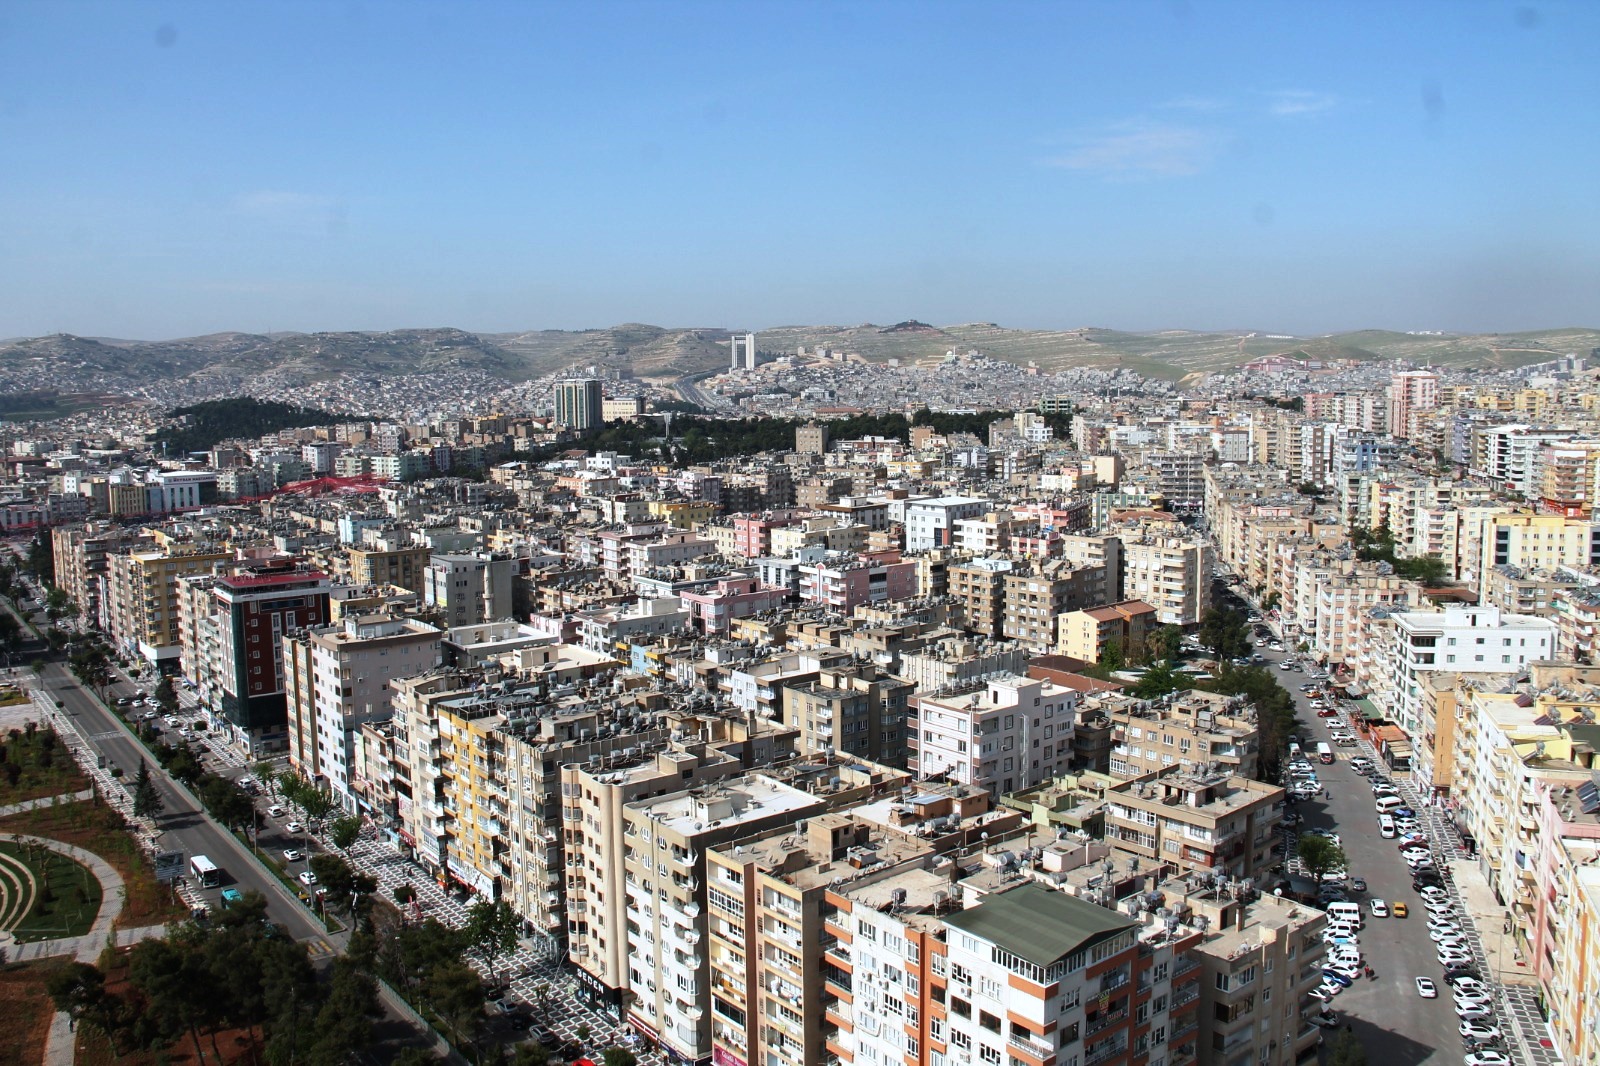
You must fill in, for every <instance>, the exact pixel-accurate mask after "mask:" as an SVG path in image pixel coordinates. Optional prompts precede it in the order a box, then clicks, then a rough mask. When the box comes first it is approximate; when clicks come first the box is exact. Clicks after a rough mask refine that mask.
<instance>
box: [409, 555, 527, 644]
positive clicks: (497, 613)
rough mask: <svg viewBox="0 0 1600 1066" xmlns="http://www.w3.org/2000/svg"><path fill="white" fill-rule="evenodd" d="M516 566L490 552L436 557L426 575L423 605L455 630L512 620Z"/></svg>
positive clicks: (423, 586)
mask: <svg viewBox="0 0 1600 1066" xmlns="http://www.w3.org/2000/svg"><path fill="white" fill-rule="evenodd" d="M516 566H517V564H516V560H514V559H511V558H507V557H499V556H496V555H494V554H492V553H490V552H482V551H480V552H466V553H462V554H459V555H454V554H449V555H435V556H434V557H433V558H432V559H431V560H430V561H429V563H428V567H427V569H426V570H424V571H423V578H422V599H423V602H424V603H426V604H427V605H428V606H429V607H436V608H438V609H439V610H440V611H442V612H443V613H444V622H445V626H446V627H447V628H451V629H453V628H455V627H456V626H471V625H478V624H480V623H482V622H493V621H496V620H498V619H501V618H510V617H511V578H512V575H513V574H515V572H516Z"/></svg>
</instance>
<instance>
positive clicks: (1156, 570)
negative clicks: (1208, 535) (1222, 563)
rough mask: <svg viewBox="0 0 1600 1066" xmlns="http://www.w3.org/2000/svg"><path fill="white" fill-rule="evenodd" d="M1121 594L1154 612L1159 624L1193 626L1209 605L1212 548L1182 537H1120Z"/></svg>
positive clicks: (1199, 541) (1212, 563) (1204, 543)
mask: <svg viewBox="0 0 1600 1066" xmlns="http://www.w3.org/2000/svg"><path fill="white" fill-rule="evenodd" d="M1121 554H1122V583H1121V591H1122V595H1124V596H1126V597H1128V598H1129V599H1136V600H1143V601H1144V602H1145V603H1148V604H1150V606H1152V607H1154V608H1155V609H1156V619H1157V621H1158V622H1159V623H1160V624H1161V625H1168V626H1185V627H1193V626H1197V625H1199V624H1200V618H1201V616H1202V615H1204V614H1205V612H1206V610H1207V608H1209V607H1210V606H1211V571H1212V569H1213V567H1214V566H1215V560H1214V558H1213V554H1212V549H1211V546H1210V545H1209V544H1208V543H1206V542H1205V541H1203V540H1198V539H1195V540H1190V539H1187V538H1183V537H1159V536H1151V537H1143V538H1140V539H1131V538H1128V537H1124V538H1122V553H1121Z"/></svg>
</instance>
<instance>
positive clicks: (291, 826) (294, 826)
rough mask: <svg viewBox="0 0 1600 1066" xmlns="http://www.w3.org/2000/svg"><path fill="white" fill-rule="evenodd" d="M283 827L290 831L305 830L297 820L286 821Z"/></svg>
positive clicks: (301, 831) (299, 831) (300, 831)
mask: <svg viewBox="0 0 1600 1066" xmlns="http://www.w3.org/2000/svg"><path fill="white" fill-rule="evenodd" d="M283 828H284V829H285V830H286V831H288V832H290V833H304V832H305V831H306V827H305V826H303V825H301V824H300V823H299V822H287V823H285V824H284V827H283Z"/></svg>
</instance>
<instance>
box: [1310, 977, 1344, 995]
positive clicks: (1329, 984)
mask: <svg viewBox="0 0 1600 1066" xmlns="http://www.w3.org/2000/svg"><path fill="white" fill-rule="evenodd" d="M1316 990H1317V991H1318V992H1322V993H1325V994H1326V995H1329V996H1337V995H1338V994H1339V993H1340V992H1343V991H1344V985H1341V984H1340V983H1339V982H1338V981H1330V980H1328V979H1327V978H1326V977H1324V978H1323V979H1322V983H1321V984H1320V985H1318V986H1317V988H1316Z"/></svg>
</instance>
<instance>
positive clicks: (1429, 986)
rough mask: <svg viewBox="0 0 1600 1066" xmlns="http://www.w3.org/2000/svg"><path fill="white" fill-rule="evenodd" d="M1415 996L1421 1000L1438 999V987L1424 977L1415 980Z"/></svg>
mask: <svg viewBox="0 0 1600 1066" xmlns="http://www.w3.org/2000/svg"><path fill="white" fill-rule="evenodd" d="M1417 995H1419V996H1421V997H1422V998H1423V999H1438V998H1439V986H1438V985H1436V984H1434V983H1433V982H1432V981H1430V980H1428V978H1426V977H1419V978H1417Z"/></svg>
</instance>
